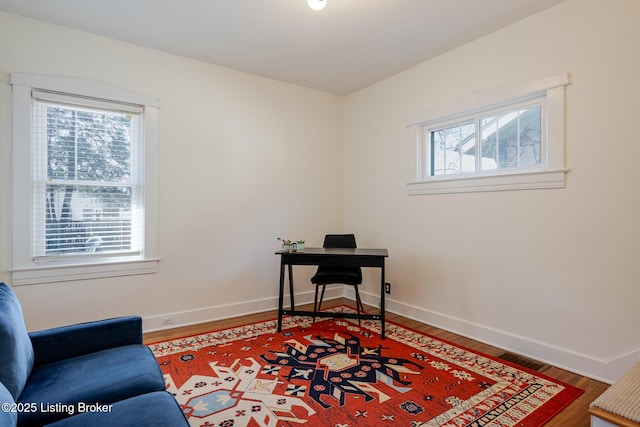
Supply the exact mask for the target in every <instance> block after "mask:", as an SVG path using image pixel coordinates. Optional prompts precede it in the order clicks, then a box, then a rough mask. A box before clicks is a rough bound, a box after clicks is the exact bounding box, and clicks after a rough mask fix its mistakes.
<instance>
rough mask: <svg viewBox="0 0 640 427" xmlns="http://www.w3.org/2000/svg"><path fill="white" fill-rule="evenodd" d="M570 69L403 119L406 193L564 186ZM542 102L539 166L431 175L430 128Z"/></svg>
mask: <svg viewBox="0 0 640 427" xmlns="http://www.w3.org/2000/svg"><path fill="white" fill-rule="evenodd" d="M569 84H570V76H569V74H568V73H564V74H558V75H554V76H550V77H545V78H541V79H537V80H533V81H529V82H526V83H520V84H515V85H511V86H506V87H501V88H496V89H489V90H486V91H482V92H477V93H475V94H472V95H469V96H467V97H464V98H462V99H459V100H456V101H453V102H451V103H449V104H445V105H442V106H440V107H436V108H434V109H432V110H429V111H427V112H424V113H421V114H417V115H414V116H412V117H410V118H409V119H407V121H406V125H407V129H408V145H409V168H408V169H409V177H408V182H407V189H408V191H409V194H410V195H420V194H441V193H468V192H479V191H503V190H526V189H539V188H562V187H564V186H565V175H566V172H567V169H565V164H564V151H565V148H564V147H565V141H564V140H565V130H564V126H565V123H564V122H565V114H564V109H565V86H567V85H569ZM532 100H539V101H540V102H541V103H542V110H541V114H542V116H543V117H542V118H541V119H542V123H541V124H542V129H541V132H543V133H544V134H543V135H542V141H543V142H542V145H543V147H542V148H541V164H540V165H539V166H536V167H531V168H506V169H494V170H486V171H480V172H474V173H460V174H451V175H437V176H432V175H430V166H429V165H430V157H429V156H430V151H431V150H430V145H429V144H430V142H429V140H428V135H429V129H433V130H435V129H438V128H442V127H444V126H445V125H446V124H447V123H449V124H450V123H455V122H457V121H460V120H462V119H464V118H468V117H474V116H479V115H482V114H483V113H484V112H487V111H492V110H496V109H500V108H508V107H509V106H511V105H513V106H517V105H519V104H521V103H523V102H527V101H532Z"/></svg>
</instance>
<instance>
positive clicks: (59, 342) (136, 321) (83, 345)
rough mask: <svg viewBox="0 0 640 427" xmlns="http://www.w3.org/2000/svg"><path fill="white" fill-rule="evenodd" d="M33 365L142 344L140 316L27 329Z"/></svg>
mask: <svg viewBox="0 0 640 427" xmlns="http://www.w3.org/2000/svg"><path fill="white" fill-rule="evenodd" d="M29 338H31V342H32V344H33V352H34V354H35V361H34V365H35V366H37V365H44V364H45V363H51V362H56V361H58V360H64V359H68V358H71V357H76V356H81V355H83V354H89V353H93V352H96V351H100V350H106V349H108V348H113V347H119V346H123V345H130V344H142V318H141V317H140V316H126V317H117V318H113V319H105V320H98V321H95V322H87V323H78V324H75V325H69V326H61V327H59V328H51V329H45V330H42V331H36V332H30V333H29Z"/></svg>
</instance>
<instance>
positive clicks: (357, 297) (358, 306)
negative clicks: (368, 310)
mask: <svg viewBox="0 0 640 427" xmlns="http://www.w3.org/2000/svg"><path fill="white" fill-rule="evenodd" d="M353 289H354V290H355V291H356V308H357V309H358V326H360V310H362V311H363V312H364V306H363V305H362V300H361V299H360V292H358V285H353Z"/></svg>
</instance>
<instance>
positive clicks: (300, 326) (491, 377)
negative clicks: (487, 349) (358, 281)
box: [150, 307, 582, 427]
mask: <svg viewBox="0 0 640 427" xmlns="http://www.w3.org/2000/svg"><path fill="white" fill-rule="evenodd" d="M333 310H347V311H349V310H351V309H350V308H348V307H338V308H337V309H335V308H334V309H333ZM386 337H387V338H386V339H384V340H383V339H381V337H380V322H378V321H363V322H362V325H361V326H358V324H357V322H355V321H351V320H346V319H329V320H319V321H317V322H316V323H315V324H313V323H311V322H310V319H309V318H308V317H285V319H284V325H283V330H282V332H279V333H278V332H276V321H275V320H272V321H265V322H258V323H252V324H249V325H245V326H240V327H235V328H230V329H225V330H220V331H215V332H211V333H207V334H202V335H196V336H191V337H186V338H180V339H176V340H171V341H165V342H160V343H156V344H152V345H151V346H150V347H151V349H152V350H153V352H154V354H155V355H156V357H157V359H158V362H159V363H160V366H161V368H162V371H163V373H164V377H165V380H166V383H167V390H169V391H170V392H172V393H173V394H174V395H175V396H176V399H177V400H178V402H179V403H180V405H181V406H182V408H183V410H184V412H185V414H186V415H187V418H188V419H189V423H190V424H191V426H192V427H200V426H202V427H211V426H216V427H244V426H246V427H261V426H267V427H292V426H297V425H300V424H306V425H308V426H312V427H320V426H327V427H355V426H367V425H369V426H375V427H378V426H393V425H397V426H407V427H418V426H430V427H436V426H437V427H462V426H468V427H472V426H478V427H479V426H483V427H484V426H493V427H497V426H527V427H534V426H541V425H543V424H545V423H546V422H547V421H549V420H550V419H551V418H552V417H553V416H554V415H556V414H557V413H558V412H559V411H560V410H562V409H563V408H564V407H566V406H567V405H568V404H569V403H570V402H571V401H572V400H574V399H575V398H576V397H578V396H579V395H580V394H581V393H582V390H580V389H578V388H575V387H573V386H570V385H568V384H563V383H560V382H558V381H556V380H554V379H551V378H549V377H546V376H544V375H541V374H539V373H536V372H534V371H531V370H528V369H527V368H522V367H518V366H517V365H513V364H510V363H509V362H504V361H499V360H497V359H495V358H493V357H490V356H487V355H484V354H481V353H477V352H475V351H472V350H468V349H465V348H462V347H460V346H457V345H454V344H452V343H449V342H445V341H442V340H440V339H437V338H434V337H432V336H428V335H425V334H423V333H420V332H417V331H414V330H411V329H408V328H406V327H403V326H400V325H397V324H395V323H392V322H387V328H386Z"/></svg>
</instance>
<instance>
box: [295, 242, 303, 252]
mask: <svg viewBox="0 0 640 427" xmlns="http://www.w3.org/2000/svg"><path fill="white" fill-rule="evenodd" d="M296 245H297V247H298V250H299V251H303V250H304V240H298V241H297V242H296Z"/></svg>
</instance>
